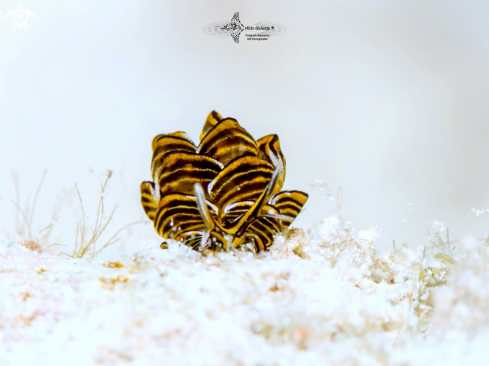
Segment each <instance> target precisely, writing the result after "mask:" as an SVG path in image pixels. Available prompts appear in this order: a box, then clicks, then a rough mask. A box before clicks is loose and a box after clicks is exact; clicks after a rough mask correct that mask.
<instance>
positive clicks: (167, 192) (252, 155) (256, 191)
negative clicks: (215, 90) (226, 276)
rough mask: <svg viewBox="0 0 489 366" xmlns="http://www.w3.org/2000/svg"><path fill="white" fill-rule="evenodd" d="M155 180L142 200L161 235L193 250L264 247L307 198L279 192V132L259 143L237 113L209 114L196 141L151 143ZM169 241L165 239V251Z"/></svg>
mask: <svg viewBox="0 0 489 366" xmlns="http://www.w3.org/2000/svg"><path fill="white" fill-rule="evenodd" d="M152 148H153V157H152V159H151V175H152V178H153V180H152V181H145V182H143V183H142V184H141V203H142V206H143V209H144V211H145V212H146V215H147V216H148V217H149V219H150V220H151V221H152V222H153V224H154V228H155V230H156V232H157V233H158V234H159V235H160V236H161V237H163V238H164V239H174V240H178V241H182V242H184V243H185V244H187V245H189V246H191V247H192V248H193V249H195V250H202V251H205V250H222V249H226V248H229V247H230V245H232V246H233V247H240V246H242V245H243V244H246V243H250V244H251V245H252V248H253V249H254V250H255V251H256V252H260V251H263V250H267V249H268V248H269V247H270V245H271V244H272V243H273V236H274V235H275V234H277V233H279V232H281V231H282V230H283V229H284V228H287V227H288V226H289V225H290V224H291V223H292V221H293V220H294V219H295V218H296V216H297V215H298V214H299V212H300V211H301V209H302V207H303V206H304V204H305V203H306V201H307V198H308V195H307V194H306V193H304V192H300V191H282V192H281V191H280V190H281V188H282V186H283V183H284V180H285V158H284V156H283V155H282V152H281V150H280V142H279V139H278V136H277V135H267V136H264V137H262V138H261V139H259V140H258V141H255V139H253V137H252V136H251V135H250V134H249V133H248V132H247V131H246V130H245V129H244V128H243V127H241V126H240V125H239V124H238V121H236V120H235V119H234V118H222V117H221V115H220V114H219V113H217V112H216V111H212V112H211V113H210V114H209V116H208V117H207V120H206V122H205V124H204V127H203V129H202V133H201V134H200V143H199V145H198V146H196V145H195V144H194V143H193V142H192V140H191V139H190V138H189V136H188V135H187V134H186V133H185V132H174V133H170V134H162V135H158V136H156V137H155V138H154V139H153V143H152ZM164 247H166V242H163V243H162V248H164Z"/></svg>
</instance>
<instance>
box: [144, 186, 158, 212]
mask: <svg viewBox="0 0 489 366" xmlns="http://www.w3.org/2000/svg"><path fill="white" fill-rule="evenodd" d="M140 191H141V205H142V206H143V209H144V212H145V213H146V216H148V218H149V219H150V220H151V221H154V219H155V215H156V210H157V209H158V201H157V198H156V197H155V184H154V183H153V182H143V183H141V187H140Z"/></svg>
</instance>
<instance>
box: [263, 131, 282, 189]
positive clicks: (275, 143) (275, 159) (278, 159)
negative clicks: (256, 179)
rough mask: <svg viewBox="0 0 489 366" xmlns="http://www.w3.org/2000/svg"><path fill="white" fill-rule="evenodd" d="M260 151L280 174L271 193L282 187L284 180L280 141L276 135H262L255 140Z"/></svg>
mask: <svg viewBox="0 0 489 366" xmlns="http://www.w3.org/2000/svg"><path fill="white" fill-rule="evenodd" d="M257 143H258V148H259V149H260V152H261V153H263V154H265V156H266V157H267V158H268V159H267V160H268V161H270V162H271V163H272V165H273V166H274V167H275V168H279V170H280V175H279V178H278V182H277V185H276V186H275V189H274V190H273V193H278V192H280V190H281V189H282V186H283V185H284V181H285V158H284V156H283V154H282V150H281V149H280V141H279V139H278V136H277V135H267V136H263V137H262V138H261V139H259V140H258V141H257Z"/></svg>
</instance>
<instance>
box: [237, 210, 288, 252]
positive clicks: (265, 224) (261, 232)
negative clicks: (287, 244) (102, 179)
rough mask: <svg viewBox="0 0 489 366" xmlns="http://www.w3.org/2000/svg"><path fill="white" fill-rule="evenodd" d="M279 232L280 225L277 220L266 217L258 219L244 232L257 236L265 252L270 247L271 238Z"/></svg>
mask: <svg viewBox="0 0 489 366" xmlns="http://www.w3.org/2000/svg"><path fill="white" fill-rule="evenodd" d="M280 230H281V225H280V222H278V220H276V219H272V218H268V217H260V218H258V219H256V220H255V221H253V222H252V223H251V224H250V226H248V228H247V229H246V232H248V233H251V234H254V235H256V236H258V237H259V238H260V239H261V240H262V242H263V245H264V247H265V250H266V249H268V248H269V247H270V246H271V245H272V243H273V237H274V236H275V235H276V234H278V233H279V232H280ZM245 235H246V234H245ZM257 249H259V248H257Z"/></svg>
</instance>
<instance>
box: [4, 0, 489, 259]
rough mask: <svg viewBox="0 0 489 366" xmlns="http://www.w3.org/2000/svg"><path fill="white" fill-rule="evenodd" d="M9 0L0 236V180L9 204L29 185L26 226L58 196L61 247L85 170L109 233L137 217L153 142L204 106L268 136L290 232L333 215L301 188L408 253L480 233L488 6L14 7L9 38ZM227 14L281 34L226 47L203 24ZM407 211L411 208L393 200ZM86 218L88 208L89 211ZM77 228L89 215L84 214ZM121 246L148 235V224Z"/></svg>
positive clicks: (52, 1) (193, 123) (200, 118)
mask: <svg viewBox="0 0 489 366" xmlns="http://www.w3.org/2000/svg"><path fill="white" fill-rule="evenodd" d="M18 6H19V3H18V0H15V1H12V0H2V1H1V2H0V126H1V130H0V172H1V176H0V177H1V179H0V196H1V198H0V227H2V228H3V229H4V230H6V231H10V232H13V231H14V227H13V225H14V224H15V207H14V205H13V204H12V203H11V202H10V201H9V200H10V199H12V200H15V189H14V184H13V183H12V180H11V172H12V171H16V172H17V173H18V175H19V182H20V188H21V202H25V200H26V199H27V196H28V193H29V192H30V197H31V198H32V195H33V194H34V192H35V190H36V187H37V185H38V183H39V179H40V177H41V175H42V172H43V170H44V169H46V168H48V172H47V175H46V179H45V181H44V184H43V186H42V189H41V194H40V197H39V200H38V206H37V212H36V213H35V215H34V223H33V224H34V229H36V230H38V229H40V228H42V227H44V226H45V225H47V224H48V223H49V222H50V220H51V218H50V217H51V208H52V207H53V205H54V204H55V203H56V202H64V206H63V207H62V209H61V211H60V213H59V215H58V217H59V219H58V221H57V222H56V223H55V231H54V232H53V234H54V236H53V237H52V239H51V241H52V242H62V243H65V244H71V243H72V241H73V240H72V239H73V237H74V231H75V221H76V217H77V216H76V215H79V212H77V210H76V201H75V199H74V198H75V192H74V182H77V183H78V185H79V187H80V191H81V194H82V196H83V199H84V202H85V204H86V206H87V207H86V210H87V211H88V213H89V216H90V215H91V213H93V212H94V210H95V207H94V206H93V205H95V203H96V201H97V200H98V196H99V195H98V193H97V192H98V187H97V184H98V182H97V180H96V178H95V177H94V176H93V175H91V174H90V173H89V172H88V169H87V167H90V168H91V169H93V171H94V174H95V175H96V176H99V177H100V176H102V175H103V173H104V172H105V171H106V170H107V169H113V170H114V172H115V173H114V181H113V182H112V185H111V187H112V188H111V190H110V191H109V193H108V199H109V201H110V200H111V201H110V205H112V204H113V203H115V202H116V201H117V203H118V204H119V207H118V210H117V211H116V214H115V216H114V222H113V223H112V224H111V226H110V227H109V231H110V232H114V231H115V230H117V229H118V228H119V227H121V226H123V225H124V224H126V223H129V222H133V221H138V220H140V219H142V218H144V217H145V216H144V213H143V211H142V208H141V206H140V198H139V184H140V182H141V181H143V180H147V179H149V178H150V175H149V163H150V158H151V151H150V144H151V140H152V138H153V137H154V136H155V135H156V134H158V133H167V132H173V131H176V130H184V131H187V132H188V133H189V134H190V135H191V136H192V137H193V138H194V140H195V141H197V140H198V135H199V133H200V130H201V127H202V124H203V122H204V120H205V118H206V116H207V114H208V113H209V112H210V111H211V110H212V109H216V110H217V111H219V112H220V113H221V114H222V115H224V116H229V117H234V118H236V119H237V120H238V121H239V122H240V123H241V125H242V126H244V127H245V128H246V129H247V130H248V131H249V132H250V133H251V134H252V135H253V136H255V137H256V138H259V137H261V136H262V135H265V134H269V133H277V134H278V135H279V137H280V141H281V145H282V151H283V152H284V155H285V157H286V159H287V179H286V183H285V188H286V189H299V190H303V191H306V192H309V193H310V194H311V195H310V201H309V203H308V204H307V205H306V211H305V212H304V214H303V215H302V217H300V219H298V220H297V224H296V225H297V226H302V227H308V226H310V225H312V224H314V223H316V222H318V221H319V220H320V219H322V218H324V217H326V215H328V214H330V213H331V212H332V211H333V210H334V207H333V205H332V204H331V203H330V202H329V201H327V200H326V199H325V198H324V195H323V193H322V192H320V191H319V190H318V189H317V188H316V189H312V188H311V187H310V186H308V182H312V181H314V179H322V180H325V181H328V182H330V183H331V185H332V187H333V188H334V189H335V190H336V189H337V188H338V187H340V186H341V187H342V190H343V205H342V206H343V211H344V213H345V215H346V216H347V217H349V218H350V219H351V221H352V223H353V226H354V227H355V228H358V229H362V228H368V227H370V225H379V227H380V229H381V232H382V234H381V243H382V244H384V245H392V240H393V239H394V240H396V243H407V244H408V245H414V244H416V245H419V244H423V241H424V240H425V241H426V240H427V239H426V238H423V236H422V235H421V234H422V231H423V227H424V226H428V224H429V223H430V222H432V221H433V220H434V219H436V220H438V221H444V222H445V225H446V226H447V227H448V228H449V229H450V231H451V233H452V234H451V235H452V236H453V237H456V236H462V235H466V234H471V235H475V236H476V237H482V236H487V235H488V234H489V230H488V229H489V213H486V214H485V215H480V216H476V215H475V214H474V213H473V212H471V209H472V208H477V209H486V208H489V169H488V168H489V146H488V141H489V140H488V132H489V103H488V102H487V101H488V100H489V37H488V36H489V21H488V20H489V1H482V0H481V1H470V2H463V1H460V0H443V1H431V0H425V1H416V0H404V1H392V0H382V1H381V0H361V1H360V0H359V1H345V0H342V1H326V0H322V1H308V2H293V1H228V0H226V1H224V0H222V1H217V0H213V1H188V0H180V1H132V2H121V1H114V0H103V1H92V0H70V1H60V0H45V1H24V2H23V6H24V8H25V9H27V10H29V11H31V12H33V13H34V14H36V15H37V17H38V18H37V19H36V18H30V19H29V22H28V24H29V27H30V29H29V30H28V31H25V30H21V31H20V30H19V29H17V30H12V24H13V21H12V18H11V17H9V18H3V16H4V15H5V14H7V12H9V11H11V10H14V9H17V8H18ZM237 11H239V12H240V19H241V22H242V23H243V24H244V25H252V24H254V23H255V22H258V21H260V20H270V21H274V22H278V23H281V24H283V25H285V26H286V27H287V29H288V30H287V32H286V33H285V34H283V35H281V36H279V37H274V38H271V39H270V40H269V41H266V42H247V41H245V40H244V37H243V36H242V37H241V38H242V41H241V43H240V44H235V43H234V42H233V41H232V39H231V38H224V39H223V38H215V37H211V36H209V35H208V34H205V33H204V32H203V31H202V27H203V26H205V25H207V24H209V23H213V22H216V21H221V20H230V19H231V17H232V16H233V14H234V13H235V12H237ZM408 203H412V205H408ZM92 216H93V215H92ZM92 219H93V217H92ZM136 234H137V235H133V236H132V237H131V238H130V239H129V240H128V241H127V243H126V247H125V250H126V251H129V252H131V251H134V250H137V247H138V245H141V243H142V242H144V241H150V242H153V241H154V242H155V243H156V244H158V243H159V242H160V240H159V238H158V237H157V235H156V233H154V231H153V229H152V227H150V226H149V225H148V226H146V227H140V228H138V229H137V230H136Z"/></svg>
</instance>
